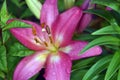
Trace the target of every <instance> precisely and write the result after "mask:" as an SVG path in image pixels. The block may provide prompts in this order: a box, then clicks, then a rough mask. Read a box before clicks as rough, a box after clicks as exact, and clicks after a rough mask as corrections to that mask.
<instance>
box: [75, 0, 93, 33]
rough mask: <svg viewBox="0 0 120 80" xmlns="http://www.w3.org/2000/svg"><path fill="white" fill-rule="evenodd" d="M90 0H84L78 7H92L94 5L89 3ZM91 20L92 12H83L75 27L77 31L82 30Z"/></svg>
mask: <svg viewBox="0 0 120 80" xmlns="http://www.w3.org/2000/svg"><path fill="white" fill-rule="evenodd" d="M90 2H91V0H85V1H84V3H83V4H82V6H81V7H80V8H81V9H82V10H87V9H90V8H93V7H94V5H91V3H90ZM91 20H92V14H89V13H83V15H82V18H81V19H80V21H79V25H78V27H77V32H78V33H81V32H83V30H84V29H85V28H86V27H87V26H88V25H89V23H90V22H91Z"/></svg>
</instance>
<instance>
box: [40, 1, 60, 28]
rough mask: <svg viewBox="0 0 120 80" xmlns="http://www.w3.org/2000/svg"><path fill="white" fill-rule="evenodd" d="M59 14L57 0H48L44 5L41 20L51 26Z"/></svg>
mask: <svg viewBox="0 0 120 80" xmlns="http://www.w3.org/2000/svg"><path fill="white" fill-rule="evenodd" d="M57 16H58V8H57V0H46V1H45V3H44V4H43V6H42V11H41V16H40V21H41V23H45V24H47V25H48V26H49V27H50V28H51V27H52V24H53V22H54V21H55V20H56V17H57Z"/></svg>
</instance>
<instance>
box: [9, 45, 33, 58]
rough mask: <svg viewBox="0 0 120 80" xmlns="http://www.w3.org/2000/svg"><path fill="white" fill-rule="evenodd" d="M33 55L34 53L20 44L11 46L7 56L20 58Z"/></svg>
mask: <svg viewBox="0 0 120 80" xmlns="http://www.w3.org/2000/svg"><path fill="white" fill-rule="evenodd" d="M33 53H34V51H31V50H29V49H27V48H26V47H24V46H23V45H22V44H20V43H15V44H13V45H12V46H11V47H10V52H9V54H10V55H11V56H20V57H24V56H28V55H31V54H33Z"/></svg>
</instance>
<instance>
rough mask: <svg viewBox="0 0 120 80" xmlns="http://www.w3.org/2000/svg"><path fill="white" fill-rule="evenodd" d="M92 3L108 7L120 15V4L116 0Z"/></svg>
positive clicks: (94, 1) (101, 0) (100, 0)
mask: <svg viewBox="0 0 120 80" xmlns="http://www.w3.org/2000/svg"><path fill="white" fill-rule="evenodd" d="M92 3H93V4H100V5H104V6H108V7H110V8H112V9H114V10H115V11H117V12H119V13H120V2H118V1H116V0H92Z"/></svg>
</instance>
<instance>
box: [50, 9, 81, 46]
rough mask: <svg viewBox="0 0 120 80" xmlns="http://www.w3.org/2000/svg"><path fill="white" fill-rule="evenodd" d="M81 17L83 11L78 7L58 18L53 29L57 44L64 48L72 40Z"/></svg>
mask: <svg viewBox="0 0 120 80" xmlns="http://www.w3.org/2000/svg"><path fill="white" fill-rule="evenodd" d="M81 16H82V10H81V9H80V8H78V7H73V8H71V9H69V10H67V11H66V12H64V13H62V14H61V15H60V16H59V17H58V18H57V20H56V22H55V23H54V25H53V29H52V30H53V31H52V33H53V37H54V39H55V41H56V43H57V44H60V46H64V45H66V44H67V43H68V42H69V41H70V40H71V39H72V36H73V33H74V31H75V29H76V26H77V24H78V21H79V20H80V18H81Z"/></svg>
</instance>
